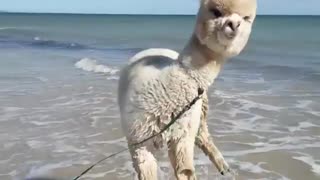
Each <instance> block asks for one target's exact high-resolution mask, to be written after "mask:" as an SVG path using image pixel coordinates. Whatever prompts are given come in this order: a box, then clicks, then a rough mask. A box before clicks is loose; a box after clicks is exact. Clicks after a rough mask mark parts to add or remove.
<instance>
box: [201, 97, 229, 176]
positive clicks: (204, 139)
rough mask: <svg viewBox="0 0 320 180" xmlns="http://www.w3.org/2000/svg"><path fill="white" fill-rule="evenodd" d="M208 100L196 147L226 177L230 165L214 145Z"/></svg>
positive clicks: (205, 104)
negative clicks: (208, 115) (209, 128)
mask: <svg viewBox="0 0 320 180" xmlns="http://www.w3.org/2000/svg"><path fill="white" fill-rule="evenodd" d="M207 112H208V98H207V97H206V96H204V97H203V104H202V114H201V123H200V127H199V132H198V135H197V137H196V145H197V146H198V147H199V148H200V149H201V150H202V151H203V152H204V153H205V154H206V155H207V156H208V157H209V159H210V160H211V162H212V163H214V165H215V166H216V167H217V169H218V171H219V172H220V173H221V174H222V175H224V174H226V173H227V172H229V171H230V169H229V165H228V164H227V162H226V161H225V160H224V158H223V156H222V154H221V152H220V151H219V149H218V148H217V147H216V146H215V144H214V143H213V141H212V139H211V137H210V133H209V130H208V125H207Z"/></svg>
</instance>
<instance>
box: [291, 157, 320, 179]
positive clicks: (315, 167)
mask: <svg viewBox="0 0 320 180" xmlns="http://www.w3.org/2000/svg"><path fill="white" fill-rule="evenodd" d="M293 159H296V160H299V161H302V162H304V163H306V164H308V165H309V166H310V167H311V168H312V172H314V173H315V174H317V175H320V164H319V163H317V162H316V160H315V159H314V158H313V157H311V156H310V155H307V154H304V155H303V156H299V157H297V156H296V157H293Z"/></svg>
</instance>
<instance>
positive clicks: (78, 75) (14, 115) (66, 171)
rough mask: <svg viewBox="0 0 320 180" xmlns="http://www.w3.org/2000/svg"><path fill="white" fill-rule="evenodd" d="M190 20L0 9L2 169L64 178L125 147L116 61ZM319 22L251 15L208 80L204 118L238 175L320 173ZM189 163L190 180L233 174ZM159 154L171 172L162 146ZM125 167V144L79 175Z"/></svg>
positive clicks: (179, 38)
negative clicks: (238, 46)
mask: <svg viewBox="0 0 320 180" xmlns="http://www.w3.org/2000/svg"><path fill="white" fill-rule="evenodd" d="M194 19H195V17H194V16H125V15H123V16H115V15H51V14H0V179H4V180H6V179H22V178H24V177H26V176H35V175H39V174H40V175H41V174H46V175H48V174H49V175H50V174H51V175H53V176H55V177H65V178H69V177H73V176H75V175H77V174H78V173H79V172H80V171H81V170H82V169H83V168H84V167H86V166H88V165H89V164H90V162H93V161H95V160H97V159H99V158H101V157H102V155H108V154H110V153H112V152H115V151H117V150H118V149H120V148H121V147H124V146H126V142H125V139H124V138H123V135H122V132H121V129H120V122H119V113H118V109H117V104H116V86H117V79H118V70H119V69H121V67H123V66H124V65H125V64H126V61H127V59H128V58H129V57H130V56H132V55H133V54H134V53H136V52H138V51H140V50H142V49H145V48H151V47H165V48H171V49H175V50H178V51H179V50H181V49H182V48H183V46H184V44H185V43H186V42H187V40H188V38H189V36H190V34H191V32H192V30H193V24H194ZM319 32H320V17H317V16H259V17H258V18H257V20H256V23H255V25H254V28H253V33H252V37H251V39H250V42H249V44H248V46H247V47H246V49H245V51H244V52H243V53H242V54H241V55H240V56H238V57H236V58H234V59H231V60H230V61H229V62H228V63H227V65H226V66H225V67H224V70H223V71H222V73H221V75H220V76H219V78H218V79H217V81H216V83H215V84H214V87H213V88H212V89H211V90H210V92H209V97H210V100H211V102H210V103H211V104H210V115H209V116H210V117H209V122H210V123H209V124H210V125H209V128H210V131H211V132H212V134H213V136H214V137H215V140H216V142H217V144H218V146H219V148H220V149H221V150H222V152H223V154H224V155H225V156H226V159H227V160H228V162H229V164H230V165H231V167H232V168H233V169H234V170H235V171H236V172H237V175H236V179H246V180H247V179H319V178H320V154H319V152H320V141H319V139H320V36H319ZM100 64H102V66H99V65H100ZM88 71H89V72H88ZM90 71H91V72H90ZM94 72H96V73H94ZM101 72H103V73H101ZM164 154H165V153H164ZM196 162H197V163H196V165H197V172H198V175H199V178H200V179H215V178H217V179H232V177H227V178H221V177H220V176H219V175H218V173H217V172H216V171H211V169H214V168H213V167H212V166H211V164H210V163H209V161H208V160H207V158H206V157H204V155H202V154H201V153H197V155H196ZM160 165H161V170H160V172H161V173H160V174H161V177H162V179H168V178H169V177H172V172H171V170H170V166H169V163H168V161H167V159H166V157H165V155H164V156H163V157H162V156H161V157H160ZM132 174H133V169H132V167H131V164H130V157H129V155H128V153H127V154H126V153H125V154H123V155H120V156H118V157H116V158H115V159H113V160H110V161H109V162H106V164H103V165H101V166H98V167H97V169H95V170H94V171H92V172H91V173H90V174H89V175H88V176H87V177H86V179H132ZM69 179H70V178H69Z"/></svg>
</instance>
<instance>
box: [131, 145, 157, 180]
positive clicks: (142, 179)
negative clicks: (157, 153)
mask: <svg viewBox="0 0 320 180" xmlns="http://www.w3.org/2000/svg"><path fill="white" fill-rule="evenodd" d="M130 153H131V157H132V162H133V167H134V168H135V170H136V172H137V175H138V179H139V180H157V170H158V166H157V161H156V159H155V158H154V156H153V154H152V153H151V152H150V151H148V150H147V148H146V147H140V148H137V149H131V150H130Z"/></svg>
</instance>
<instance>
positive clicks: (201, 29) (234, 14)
mask: <svg viewBox="0 0 320 180" xmlns="http://www.w3.org/2000/svg"><path fill="white" fill-rule="evenodd" d="M256 9H257V2H256V0H201V5H200V9H199V12H198V17H197V23H196V29H195V35H196V37H197V38H198V39H199V41H200V42H201V44H203V45H205V46H207V47H208V48H209V49H210V50H212V51H213V52H214V53H216V54H219V55H221V56H224V57H232V56H236V55H238V54H239V53H240V52H241V51H242V49H243V48H244V47H245V45H246V44H247V42H248V39H249V36H250V33H251V28H252V24H253V22H254V20H255V17H256Z"/></svg>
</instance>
